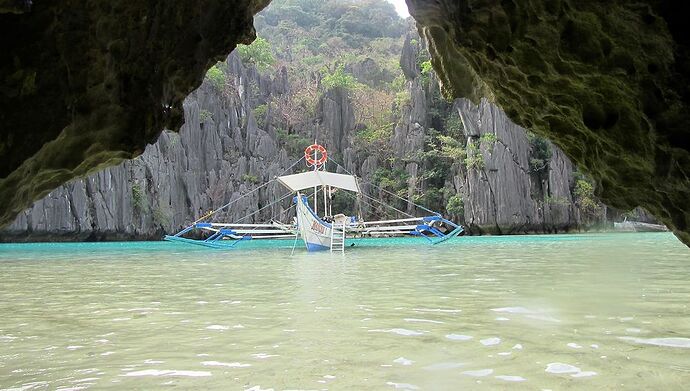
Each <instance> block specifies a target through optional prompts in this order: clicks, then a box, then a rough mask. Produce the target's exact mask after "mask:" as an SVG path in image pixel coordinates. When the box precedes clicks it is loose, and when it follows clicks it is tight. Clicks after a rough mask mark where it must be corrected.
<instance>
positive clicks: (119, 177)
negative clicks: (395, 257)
mask: <svg viewBox="0 0 690 391" xmlns="http://www.w3.org/2000/svg"><path fill="white" fill-rule="evenodd" d="M412 39H415V36H408V37H407V39H406V45H405V48H406V49H404V50H403V54H402V57H401V58H402V60H401V61H402V62H403V63H404V62H409V61H408V60H409V58H411V57H414V58H418V57H419V55H420V53H419V50H420V47H419V45H418V44H416V45H411V44H410V41H411V40H412ZM408 68H409V69H407V70H406V74H408V75H410V78H409V80H408V82H407V87H406V88H407V90H408V92H409V96H410V100H409V102H408V103H407V104H404V105H402V107H400V113H399V114H398V124H397V125H396V127H395V131H394V133H393V135H392V138H391V140H390V146H391V147H390V150H391V153H392V155H393V156H396V157H397V158H398V159H399V163H398V164H402V167H401V168H402V169H403V170H404V171H405V172H407V174H408V175H409V179H408V187H407V190H406V191H407V194H408V197H413V196H415V195H417V194H419V193H420V192H424V191H426V190H427V189H428V188H430V187H431V186H432V185H431V184H429V183H427V182H426V181H425V179H424V172H425V170H427V169H428V167H425V164H426V163H425V162H424V161H423V160H422V159H420V158H419V152H420V151H422V150H424V148H425V140H426V137H428V136H429V134H430V132H431V129H430V119H429V117H428V115H427V113H428V112H431V111H432V109H433V107H432V106H433V105H434V104H436V103H434V101H432V100H431V99H428V97H427V96H428V95H431V94H433V91H432V90H431V89H435V88H437V87H436V81H435V80H433V79H424V78H423V77H422V74H421V72H420V69H419V67H418V64H417V63H416V62H415V63H414V64H412V65H410V66H409V67H408ZM223 69H224V70H225V72H226V77H227V79H226V82H225V84H224V85H213V83H211V82H208V81H207V82H205V83H204V84H202V86H201V88H199V89H198V90H197V91H195V92H194V93H192V94H191V95H190V96H189V97H188V98H187V99H186V100H185V103H184V106H183V107H184V113H185V124H184V125H183V126H182V128H181V130H180V133H179V134H178V133H174V132H169V131H166V132H164V133H162V134H161V136H160V138H159V139H158V141H157V142H156V143H155V144H153V145H150V146H149V147H147V149H146V150H145V151H144V153H143V154H142V155H141V156H140V157H138V158H136V159H133V160H129V161H125V162H123V163H122V164H120V165H118V166H115V167H110V168H107V169H105V170H103V171H102V172H99V173H97V174H94V175H91V176H88V177H86V178H84V179H78V180H75V181H72V182H70V183H68V184H66V185H64V186H61V187H59V188H58V189H56V190H55V191H53V192H51V193H50V194H49V195H48V196H47V197H46V198H44V199H42V200H40V201H38V202H36V203H35V204H34V205H33V206H32V208H30V209H28V210H27V211H25V212H23V213H21V214H20V215H19V217H18V218H17V219H16V220H15V221H14V222H13V223H12V224H11V225H10V227H8V229H6V230H5V231H4V232H2V234H0V236H2V238H4V239H5V240H16V239H21V240H41V239H53V240H54V239H59V238H63V239H66V240H73V239H79V240H102V239H108V240H113V239H158V238H160V236H161V235H162V234H163V232H172V231H175V230H178V229H180V228H181V227H183V226H184V225H185V224H186V223H189V222H190V221H193V220H195V219H197V218H199V217H200V216H202V215H203V214H204V213H205V212H206V211H208V210H210V209H215V208H217V207H219V206H220V205H223V204H225V203H227V202H229V201H230V200H234V199H236V198H238V197H239V196H240V195H241V194H243V193H246V192H247V191H248V190H250V189H251V188H253V187H255V186H256V185H257V184H258V183H259V182H264V181H267V180H269V179H271V178H273V177H274V176H276V175H279V174H281V173H282V172H283V171H284V170H285V169H286V168H287V167H288V166H289V165H290V164H291V163H292V162H293V161H294V160H296V158H297V157H298V156H296V155H299V153H300V152H301V151H300V150H298V151H291V154H292V156H289V154H288V152H287V150H286V147H287V145H286V144H285V140H282V139H281V136H280V135H279V133H278V132H277V131H276V129H275V128H274V123H275V121H273V120H272V117H279V116H280V115H281V113H280V112H278V111H277V110H278V108H277V107H275V106H274V105H273V104H272V103H271V102H273V101H275V100H276V99H278V98H280V97H281V96H283V94H289V93H290V91H291V86H290V85H289V83H288V77H287V75H286V74H285V70H284V68H282V69H279V70H278V71H277V72H276V74H275V76H274V77H269V76H267V75H262V74H260V73H259V72H257V70H256V68H255V67H253V66H250V67H245V66H244V65H243V64H242V63H241V62H240V60H239V58H238V56H237V55H236V54H234V53H233V54H231V55H230V56H229V57H228V59H227V60H226V62H225V66H224V67H223ZM432 77H433V74H432ZM427 89H429V90H427ZM259 107H263V108H264V110H265V112H264V113H263V114H262V115H261V118H260V122H261V124H259V123H258V121H257V118H256V116H255V114H254V113H255V112H256V111H257V108H259ZM452 110H455V111H457V112H458V113H459V114H460V115H461V117H462V118H463V120H464V122H465V123H466V124H467V126H466V130H465V134H464V137H466V138H468V139H478V138H481V136H482V135H483V134H486V133H492V134H496V135H497V137H498V139H497V142H496V143H495V145H493V146H490V145H485V146H484V147H483V152H484V154H485V157H484V159H485V160H486V168H485V169H477V170H473V169H469V170H468V169H467V168H465V167H464V166H463V164H462V163H461V162H457V163H456V164H455V165H454V167H453V169H452V170H451V171H450V175H449V180H448V181H447V184H446V187H447V190H448V192H449V193H452V194H455V193H459V194H461V195H462V197H463V199H464V201H465V205H466V213H465V220H466V221H467V223H468V224H469V226H470V228H471V230H472V231H473V232H489V233H523V232H549V231H552V230H563V229H571V228H573V227H574V226H575V225H576V224H577V220H576V216H574V215H573V206H572V200H571V199H570V191H569V186H570V182H571V181H572V167H571V165H570V163H569V161H568V160H567V159H566V158H564V157H563V156H562V154H560V153H554V155H553V159H552V160H553V162H552V163H551V164H549V166H550V167H551V168H550V171H549V175H548V179H547V180H546V182H545V184H541V183H539V184H537V185H536V187H537V188H539V189H541V188H542V187H543V186H546V187H547V191H548V194H557V195H559V196H561V195H562V197H563V199H564V200H565V201H564V202H562V203H561V204H559V206H558V207H560V208H562V209H564V210H559V211H556V212H558V213H560V214H557V213H556V212H554V211H553V208H549V205H547V206H544V205H542V204H540V203H539V202H537V200H539V199H544V195H543V194H544V193H543V192H539V191H538V192H534V191H532V189H531V188H532V187H535V185H533V184H532V182H533V181H534V180H535V179H534V178H533V176H532V175H530V173H529V167H528V163H527V160H528V158H529V153H530V151H529V149H530V145H529V142H528V141H527V138H526V135H525V131H524V129H521V128H519V127H517V126H516V125H513V124H512V123H510V122H509V121H508V120H507V118H506V116H505V114H503V113H502V112H501V111H500V110H499V109H498V108H496V107H495V106H493V105H491V104H489V103H488V102H485V101H484V102H482V104H481V105H480V106H479V107H477V106H474V105H472V104H471V103H470V102H468V101H465V100H457V101H456V102H455V104H454V105H453V106H452ZM315 115H316V118H314V120H313V123H315V124H316V125H315V126H313V127H312V128H307V129H302V131H303V132H306V135H307V137H308V140H313V139H318V140H319V141H320V142H321V143H323V144H324V145H326V146H327V147H328V149H329V150H330V151H331V152H332V157H333V158H335V159H336V161H338V162H339V163H341V164H343V166H344V168H345V169H346V170H348V171H350V172H353V173H355V174H356V175H359V176H360V177H362V178H364V181H365V182H367V181H371V180H372V178H373V176H374V175H375V173H376V172H377V170H378V169H379V168H381V167H386V166H387V165H388V164H390V163H389V162H388V159H389V157H390V156H385V155H380V154H368V153H366V152H365V151H362V150H360V149H358V147H357V145H355V143H354V138H355V134H356V131H357V127H358V124H356V121H355V113H354V108H353V107H352V103H351V101H350V97H349V93H348V91H347V90H345V89H343V88H335V89H332V90H328V91H325V92H324V93H323V94H322V95H321V96H320V98H319V100H318V103H317V105H316V113H315ZM303 126H304V125H303ZM306 126H307V127H308V126H309V124H306ZM364 187H365V189H366V190H367V191H368V192H370V193H375V192H376V189H374V188H373V187H371V186H367V185H366V184H365V185H364ZM284 193H285V191H284V189H282V188H281V187H280V186H278V185H277V184H272V185H270V186H269V187H268V188H267V189H266V190H265V191H263V190H262V191H260V192H259V193H258V194H257V195H256V197H248V198H245V199H243V200H242V201H241V202H239V203H238V204H237V205H235V206H234V207H233V208H231V209H228V210H227V211H225V212H223V213H221V214H220V215H219V216H218V218H219V219H232V220H236V219H238V218H241V217H243V216H246V215H247V214H250V213H251V212H252V211H254V210H257V209H259V208H261V207H262V206H264V205H267V204H268V203H269V202H270V201H271V200H274V199H277V198H280V197H281V196H282V195H283V194H284ZM289 206H290V203H289V201H288V202H286V203H283V205H278V206H277V207H275V208H270V209H267V210H265V211H264V212H262V213H259V214H257V215H256V216H254V217H250V218H249V219H248V221H256V220H255V219H259V220H261V219H268V218H270V217H271V216H275V217H278V218H281V219H283V220H285V221H289V219H290V217H289V215H287V214H285V213H283V212H284V211H285V210H286V209H287V208H289ZM372 207H375V206H371V205H367V204H363V205H361V209H362V210H363V211H365V212H374V213H376V211H375V210H374V209H371V208H372ZM407 207H408V212H410V213H414V212H415V210H414V208H413V206H411V205H408V206H407ZM417 212H419V211H417ZM553 216H557V217H556V218H554V217H553Z"/></svg>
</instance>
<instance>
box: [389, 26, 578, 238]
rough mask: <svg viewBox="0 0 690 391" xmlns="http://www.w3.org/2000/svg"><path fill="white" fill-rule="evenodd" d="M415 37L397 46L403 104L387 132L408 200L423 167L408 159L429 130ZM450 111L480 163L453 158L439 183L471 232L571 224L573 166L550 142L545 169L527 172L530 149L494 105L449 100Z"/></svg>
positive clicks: (544, 229)
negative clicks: (401, 163)
mask: <svg viewBox="0 0 690 391" xmlns="http://www.w3.org/2000/svg"><path fill="white" fill-rule="evenodd" d="M415 38H417V37H416V36H414V35H412V36H410V35H408V37H407V38H406V40H405V44H404V45H403V52H402V57H401V66H402V69H403V72H404V74H405V76H406V78H407V79H408V86H407V88H408V90H409V92H410V103H409V105H407V106H406V107H403V111H402V116H401V121H400V122H399V123H398V125H397V126H396V128H395V133H394V136H393V150H394V151H395V154H396V156H400V157H402V158H403V159H406V160H407V162H406V164H405V167H404V168H405V171H406V172H407V173H408V174H409V176H410V179H409V187H408V190H407V194H408V197H410V198H412V197H413V196H414V195H415V194H416V193H418V192H419V191H420V185H422V186H423V184H422V183H421V182H422V179H421V176H422V173H423V171H425V170H428V169H429V167H424V163H423V162H422V161H421V159H419V158H415V156H418V152H419V151H421V150H423V149H424V144H425V140H426V137H428V135H429V133H430V129H429V128H430V123H429V119H428V116H427V113H430V112H432V110H431V109H432V107H431V105H432V104H433V103H432V102H431V100H430V99H429V98H428V96H429V95H431V94H432V93H433V92H432V91H427V90H425V88H427V86H425V82H424V81H423V77H422V76H423V75H422V73H421V70H420V69H419V65H418V59H419V58H420V50H421V48H420V45H418V44H415V43H413V42H414V41H415V40H416V39H415ZM429 76H430V77H431V78H432V79H431V80H429V81H428V82H427V84H428V86H431V88H436V85H437V82H436V81H434V80H433V76H434V75H433V73H431V74H430V75H429ZM452 110H453V111H456V112H457V114H458V115H459V117H460V118H461V119H462V124H463V130H462V135H463V137H464V138H465V139H466V142H465V145H468V144H472V143H474V144H476V145H478V146H479V147H478V149H477V151H476V152H475V153H477V154H478V155H479V156H477V158H478V159H481V160H479V162H481V164H477V165H472V166H468V165H467V164H466V163H464V162H460V161H455V162H454V163H453V166H452V167H451V170H450V173H449V178H448V180H447V184H446V187H447V188H448V189H449V190H452V192H451V193H452V194H455V193H459V194H461V195H462V198H463V201H464V202H463V203H464V209H465V215H464V220H465V223H466V224H467V226H468V228H469V230H470V231H471V232H486V233H495V234H501V233H503V234H506V233H527V232H557V231H564V230H570V229H573V228H575V227H576V226H578V225H579V223H580V218H579V215H578V213H577V211H576V208H575V207H574V205H573V198H572V195H571V188H572V187H573V182H574V178H573V165H572V163H570V161H569V160H568V159H567V158H566V157H565V155H564V154H563V152H562V151H561V150H560V149H558V148H557V147H556V146H554V145H552V144H551V145H550V149H551V151H552V153H551V156H550V159H549V161H548V163H547V164H546V165H545V167H546V170H547V172H546V173H535V172H533V169H532V168H531V167H530V164H529V159H530V156H531V153H532V151H531V150H532V146H531V145H530V142H529V140H528V137H527V133H526V130H525V129H523V128H521V127H519V126H517V125H515V124H514V123H512V122H511V121H510V120H509V119H508V118H507V116H506V115H505V113H503V112H502V111H501V110H500V109H499V108H498V107H497V106H495V105H493V104H491V103H489V102H488V101H487V100H482V101H481V102H480V103H479V105H474V104H472V103H471V102H470V101H468V100H465V99H457V100H455V101H454V103H453V105H452ZM487 135H489V136H490V137H487ZM470 150H471V149H468V151H470ZM408 211H411V210H410V209H408Z"/></svg>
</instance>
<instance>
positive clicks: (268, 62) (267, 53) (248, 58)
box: [237, 37, 276, 71]
mask: <svg viewBox="0 0 690 391" xmlns="http://www.w3.org/2000/svg"><path fill="white" fill-rule="evenodd" d="M237 52H238V53H239V55H240V58H241V59H242V61H243V62H245V63H251V64H254V65H256V67H257V68H258V69H259V70H261V71H265V70H267V69H268V68H270V67H271V66H272V65H273V64H275V62H276V59H275V57H273V53H272V52H271V44H270V43H268V41H267V40H265V39H263V38H261V37H258V38H256V39H255V40H254V42H252V43H251V44H250V45H237Z"/></svg>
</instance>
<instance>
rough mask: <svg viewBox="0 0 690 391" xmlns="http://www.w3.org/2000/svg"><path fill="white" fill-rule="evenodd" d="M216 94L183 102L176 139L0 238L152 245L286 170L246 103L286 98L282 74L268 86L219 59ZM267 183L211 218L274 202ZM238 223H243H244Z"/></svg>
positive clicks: (232, 61)
mask: <svg viewBox="0 0 690 391" xmlns="http://www.w3.org/2000/svg"><path fill="white" fill-rule="evenodd" d="M226 64H227V69H228V76H229V77H230V76H231V78H229V80H227V82H226V85H225V86H223V90H222V91H220V90H218V88H217V87H215V86H213V85H211V84H210V83H208V82H205V83H204V84H203V85H202V86H201V88H199V89H198V90H197V91H195V92H194V93H192V94H191V95H190V96H189V97H188V98H187V99H186V100H185V103H184V106H183V107H184V117H185V123H184V125H183V126H182V128H181V129H180V132H179V134H178V133H175V132H171V131H165V132H163V133H162V134H161V136H160V137H159V139H158V141H157V142H156V143H155V144H152V145H149V146H148V147H147V148H146V150H145V151H144V153H143V154H142V155H141V156H139V157H138V158H136V159H133V160H127V161H125V162H123V163H121V164H120V165H117V166H114V167H109V168H107V169H105V170H103V171H101V172H99V173H97V174H93V175H90V176H88V177H86V178H84V179H77V180H75V181H72V182H70V183H68V184H66V185H63V186H61V187H59V188H58V189H56V190H54V191H52V192H51V193H49V194H48V196H47V197H45V198H44V199H42V200H40V201H38V202H36V203H35V204H34V205H33V206H32V207H31V208H30V209H28V210H26V211H25V212H22V213H21V214H20V215H19V216H18V217H17V219H15V221H14V222H13V223H12V224H11V225H10V226H9V227H8V228H7V229H6V230H5V231H4V232H3V234H2V236H4V237H5V238H7V239H12V238H20V239H22V240H40V239H44V238H50V239H59V238H61V237H62V238H64V239H70V240H74V239H79V240H101V239H109V240H113V239H160V237H161V235H162V234H163V232H171V231H174V230H176V229H179V228H181V227H183V226H184V225H185V224H187V223H189V222H190V221H192V220H194V219H196V218H198V217H200V216H201V215H203V214H204V213H205V212H206V211H208V210H211V209H212V208H217V207H218V206H220V205H222V204H224V203H226V202H229V201H230V200H234V199H237V198H239V196H240V195H241V194H245V193H247V192H248V191H249V190H251V189H252V188H254V187H255V186H256V185H257V184H258V183H261V182H264V181H268V180H269V179H271V178H273V177H274V176H276V175H280V174H281V173H283V172H284V171H285V169H286V168H288V166H289V165H290V163H291V160H289V159H288V156H287V154H286V152H285V150H283V149H279V148H278V147H277V145H276V141H275V135H269V134H268V133H267V132H265V131H264V130H262V129H259V127H258V126H257V121H256V119H255V118H254V115H253V113H252V106H251V104H254V105H256V104H258V103H260V102H261V101H262V99H265V97H266V96H269V95H271V94H280V93H283V92H284V91H287V85H286V82H287V80H286V79H285V78H284V77H281V75H282V74H283V73H282V72H279V73H278V76H277V77H276V78H274V79H271V78H267V77H263V76H261V75H260V74H259V73H258V72H256V70H255V69H253V68H250V69H245V68H244V66H243V65H242V64H241V63H240V61H239V59H238V57H237V56H236V55H231V56H230V57H228V59H227V62H226ZM285 193H286V192H285V190H284V189H283V188H282V187H280V186H279V185H277V184H275V183H273V184H271V185H269V186H267V187H266V188H264V189H262V190H260V191H259V194H258V196H257V197H246V198H244V199H242V200H241V201H239V202H238V203H237V204H235V205H233V208H230V209H228V210H226V211H224V212H223V213H220V214H219V215H218V217H219V218H227V219H235V220H236V219H239V218H241V217H243V216H246V215H248V214H250V213H251V212H253V211H256V210H257V209H259V208H261V207H262V206H263V205H266V203H267V202H266V201H267V200H269V199H276V198H280V197H281V196H283V195H284V194H285ZM289 205H290V203H289V200H288V201H287V203H286V204H285V206H282V205H277V206H276V207H272V208H267V209H265V210H264V211H263V212H261V213H259V214H257V215H256V218H263V219H267V218H270V217H271V216H274V215H275V216H280V215H281V213H282V211H283V210H284V209H285V208H287V207H289ZM247 221H252V218H250V219H249V220H247Z"/></svg>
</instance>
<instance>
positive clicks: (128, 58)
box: [0, 0, 269, 224]
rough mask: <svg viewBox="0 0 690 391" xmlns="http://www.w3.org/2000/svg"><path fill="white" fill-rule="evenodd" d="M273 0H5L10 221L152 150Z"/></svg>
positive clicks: (2, 115)
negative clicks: (73, 182)
mask: <svg viewBox="0 0 690 391" xmlns="http://www.w3.org/2000/svg"><path fill="white" fill-rule="evenodd" d="M268 1H269V0H234V1H226V0H212V1H208V2H204V3H203V5H200V4H199V3H198V2H197V1H189V0H182V1H175V2H169V3H159V4H153V5H152V4H150V3H146V2H136V1H135V2H132V1H122V0H115V1H109V2H95V3H94V2H86V1H77V2H73V3H70V4H69V5H67V4H63V3H56V2H43V1H37V2H31V1H21V0H15V1H12V0H10V1H3V2H2V4H1V5H0V36H2V39H1V40H0V52H2V53H3V54H2V56H0V74H2V75H3V76H2V81H0V83H2V84H1V88H0V108H1V111H0V156H2V165H0V224H6V223H8V222H9V221H11V220H12V219H13V218H14V216H15V215H16V214H17V213H19V212H20V211H21V210H23V209H25V208H27V207H28V206H30V205H31V203H32V202H33V201H34V200H37V199H39V198H41V197H42V196H44V195H45V194H47V193H48V192H49V191H51V190H53V189H55V188H56V187H57V186H59V185H60V184H62V183H65V182H66V181H68V180H70V179H72V178H73V177H75V176H81V175H85V174H86V173H88V172H90V171H92V170H94V169H96V168H99V167H100V168H104V167H107V166H111V165H114V164H117V163H118V162H120V161H121V160H123V159H130V158H132V157H135V156H137V155H139V154H141V153H142V152H143V150H144V147H145V146H146V145H147V143H152V142H154V141H155V140H156V138H157V137H158V135H159V134H160V132H161V130H162V129H163V128H164V127H166V128H168V129H175V130H176V129H178V128H179V126H180V125H181V124H182V120H183V110H182V101H183V100H184V98H185V97H186V96H187V95H188V94H189V93H190V92H192V90H194V89H195V88H196V87H198V86H199V84H201V80H202V78H203V76H204V74H205V72H206V70H207V69H208V68H209V67H210V66H211V65H212V64H213V63H215V62H216V61H218V60H221V59H223V58H225V57H226V56H227V54H228V53H229V52H230V51H231V50H232V49H233V48H234V47H235V45H236V44H237V43H238V42H244V43H249V42H251V41H252V40H253V39H254V36H255V34H254V28H253V26H252V17H253V15H254V14H255V13H257V12H258V11H259V10H261V9H262V8H263V7H264V6H265V5H266V4H268Z"/></svg>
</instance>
